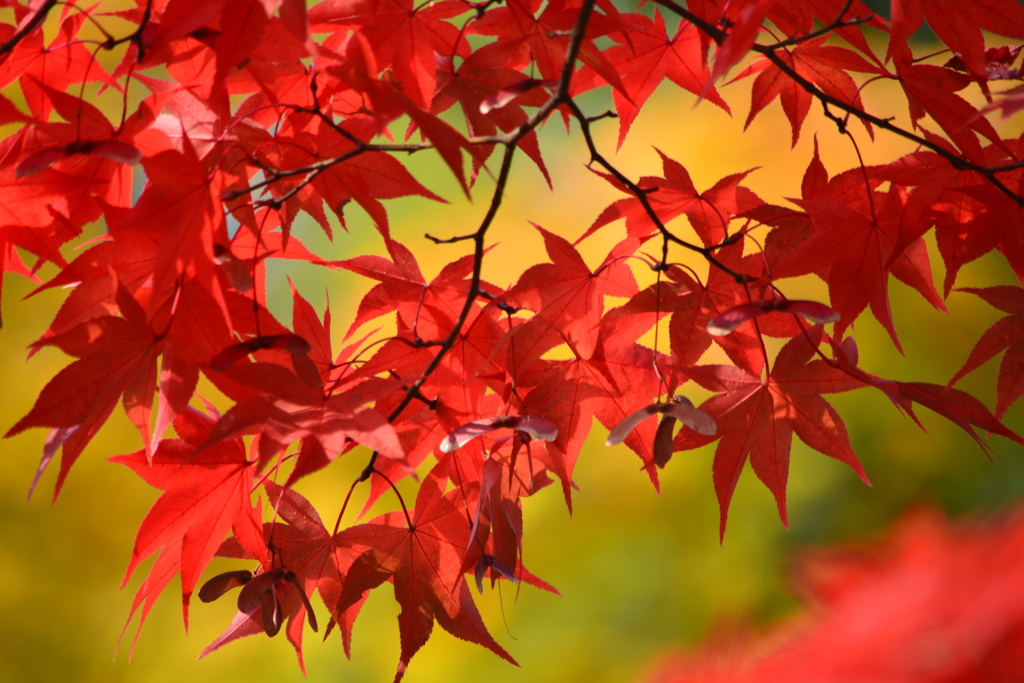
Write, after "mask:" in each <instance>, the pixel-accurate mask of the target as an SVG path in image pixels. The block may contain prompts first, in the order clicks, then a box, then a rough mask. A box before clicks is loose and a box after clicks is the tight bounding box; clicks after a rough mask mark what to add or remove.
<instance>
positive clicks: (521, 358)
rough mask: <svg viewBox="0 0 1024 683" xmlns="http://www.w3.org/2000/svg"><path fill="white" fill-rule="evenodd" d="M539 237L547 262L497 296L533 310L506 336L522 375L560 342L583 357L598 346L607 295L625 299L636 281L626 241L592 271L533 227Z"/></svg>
mask: <svg viewBox="0 0 1024 683" xmlns="http://www.w3.org/2000/svg"><path fill="white" fill-rule="evenodd" d="M534 227H535V228H537V230H539V231H540V233H541V235H542V236H543V237H544V246H545V247H546V249H547V253H548V256H549V257H550V258H551V263H546V264H541V265H537V266H533V267H531V268H529V269H527V271H526V272H525V273H523V275H522V277H521V278H520V279H519V282H517V283H516V285H515V286H514V287H512V288H511V289H509V290H508V292H506V293H505V295H504V296H503V297H502V299H501V300H502V301H503V302H505V303H511V304H513V305H514V306H516V307H517V308H525V309H529V310H531V311H535V315H534V316H533V317H532V318H530V320H529V321H528V322H526V323H524V324H522V325H519V326H518V327H516V328H514V329H513V330H511V331H510V332H509V334H508V335H507V337H508V338H509V339H510V341H509V348H510V353H515V354H516V355H515V358H516V360H515V367H517V368H519V369H523V370H525V369H526V368H528V367H529V366H530V365H531V364H532V363H533V362H534V361H536V360H537V359H538V358H540V357H541V356H542V355H543V354H544V352H546V351H547V350H549V349H550V348H552V347H554V346H557V345H558V344H561V343H563V342H568V343H570V344H571V345H572V346H574V347H575V348H576V349H577V350H578V352H579V353H581V354H582V355H583V356H584V357H585V358H587V357H590V356H591V355H592V354H593V352H594V349H595V347H596V345H597V335H598V328H599V325H600V319H601V316H602V314H603V312H604V297H605V296H606V295H611V296H620V297H629V296H632V295H633V294H634V293H635V292H636V289H637V287H636V281H635V280H634V279H633V275H632V273H631V272H630V270H629V268H628V266H627V265H626V264H625V262H624V261H623V257H624V256H626V255H628V254H630V253H631V252H632V251H633V250H634V249H635V248H636V246H637V245H638V242H637V241H636V240H633V239H627V240H625V241H623V242H621V243H619V244H618V245H616V246H615V247H614V248H613V249H612V251H611V252H609V254H608V256H607V257H605V260H604V262H603V263H602V264H601V265H600V266H599V267H598V268H597V270H595V271H593V272H592V271H591V270H590V267H589V266H587V264H586V263H585V262H584V261H583V258H582V257H581V256H580V255H579V252H578V251H577V250H576V248H575V247H574V246H573V245H571V244H570V243H569V242H568V241H567V240H565V239H564V238H562V237H559V236H558V235H555V234H554V233H551V232H548V231H547V230H545V229H544V228H542V227H540V226H539V225H534Z"/></svg>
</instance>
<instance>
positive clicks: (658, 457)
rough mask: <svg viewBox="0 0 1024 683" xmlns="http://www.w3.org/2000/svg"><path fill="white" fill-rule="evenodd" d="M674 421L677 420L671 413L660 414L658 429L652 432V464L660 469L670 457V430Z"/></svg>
mask: <svg viewBox="0 0 1024 683" xmlns="http://www.w3.org/2000/svg"><path fill="white" fill-rule="evenodd" d="M676 422H678V420H676V419H675V418H674V417H672V416H671V415H662V416H661V424H659V425H658V431H657V432H655V433H654V464H655V465H657V466H658V467H660V468H662V469H664V468H665V465H667V464H668V461H669V460H671V459H672V453H673V451H672V432H673V431H674V430H675V427H676Z"/></svg>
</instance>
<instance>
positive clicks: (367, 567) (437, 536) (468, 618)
mask: <svg viewBox="0 0 1024 683" xmlns="http://www.w3.org/2000/svg"><path fill="white" fill-rule="evenodd" d="M448 465H449V461H448V460H445V459H442V460H441V461H439V462H438V464H437V465H435V466H434V468H433V469H432V470H431V471H430V473H429V474H428V475H427V476H426V477H424V479H423V483H422V484H421V485H420V490H419V494H417V497H416V507H415V508H414V509H413V510H412V511H410V512H408V513H407V514H403V513H400V512H398V513H396V512H392V513H388V514H386V515H384V516H383V517H379V518H377V519H376V520H374V521H372V522H370V523H368V524H360V525H357V526H354V527H350V528H348V529H346V530H344V531H342V532H341V533H340V534H339V535H338V537H337V540H338V543H339V544H341V545H348V546H354V547H360V546H361V547H366V548H368V549H367V550H365V551H364V552H363V553H362V554H361V555H360V556H359V557H358V559H356V560H355V562H353V564H352V566H351V567H350V568H349V570H348V573H347V574H346V576H345V581H344V584H343V586H342V593H341V599H340V601H339V603H338V608H337V609H338V610H339V611H341V610H344V609H346V608H348V607H350V606H351V605H354V604H356V603H357V602H358V601H359V600H360V599H361V598H362V596H363V594H364V593H365V592H366V591H368V590H371V589H373V588H376V587H377V586H379V585H381V584H382V583H384V582H385V581H388V580H391V581H392V582H393V583H394V587H395V600H397V601H398V604H399V605H401V607H402V611H401V613H400V614H399V615H398V626H399V631H400V633H401V641H402V651H401V657H400V660H399V664H398V672H397V674H396V675H395V682H396V683H397V682H398V681H400V680H401V679H402V677H403V676H404V675H405V671H406V669H407V668H408V666H409V660H410V659H411V658H412V656H413V655H415V654H416V652H417V651H418V650H419V649H420V648H421V647H422V646H423V644H424V643H425V642H426V641H427V638H429V637H430V631H431V630H432V628H433V624H434V621H435V620H436V621H437V623H439V624H440V625H441V627H442V628H443V629H445V630H446V631H448V632H449V633H451V634H452V635H454V636H456V637H458V638H461V639H463V640H469V641H471V642H475V643H477V644H479V645H483V646H484V647H486V648H487V649H489V650H491V651H492V652H494V653H495V654H497V655H499V656H500V657H502V658H503V659H505V660H507V661H509V662H511V663H513V664H515V663H516V662H515V660H514V659H512V657H511V656H510V655H509V654H508V653H507V652H505V650H503V649H502V648H501V646H500V645H498V644H497V643H496V642H495V641H494V639H493V638H492V637H491V636H490V634H489V633H488V632H487V629H486V628H485V627H484V624H483V621H482V620H481V618H480V614H479V612H477V609H476V606H475V605H474V604H473V598H472V595H471V594H470V592H469V586H468V585H467V584H466V582H465V580H464V578H463V574H462V571H461V567H462V558H463V554H464V553H465V550H466V548H467V547H468V545H469V542H470V536H469V526H468V525H467V524H466V513H465V511H464V510H462V509H461V508H460V506H458V505H456V504H455V502H454V501H455V500H456V499H457V498H456V497H453V496H452V495H451V494H448V495H442V492H443V490H444V484H445V482H446V481H447V470H448ZM455 493H457V492H455Z"/></svg>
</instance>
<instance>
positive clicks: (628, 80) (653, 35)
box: [573, 9, 730, 147]
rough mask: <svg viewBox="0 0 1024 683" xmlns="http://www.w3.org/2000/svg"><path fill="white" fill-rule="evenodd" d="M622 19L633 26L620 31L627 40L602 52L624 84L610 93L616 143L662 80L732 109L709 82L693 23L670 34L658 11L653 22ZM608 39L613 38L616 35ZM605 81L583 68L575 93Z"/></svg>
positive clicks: (637, 16) (631, 17)
mask: <svg viewBox="0 0 1024 683" xmlns="http://www.w3.org/2000/svg"><path fill="white" fill-rule="evenodd" d="M622 17H623V19H624V20H625V21H628V22H629V24H630V27H631V30H630V31H629V33H628V34H623V36H624V37H623V38H622V39H621V40H627V39H628V41H629V42H628V43H626V44H622V45H616V46H614V47H612V48H610V49H608V50H606V51H605V52H604V54H605V56H606V57H607V58H608V61H609V62H610V63H611V65H612V66H613V67H615V69H617V70H618V71H619V73H621V74H622V84H623V86H624V91H620V90H614V91H613V92H612V97H613V98H614V101H615V111H616V112H618V114H619V141H618V146H619V147H622V143H623V142H624V141H625V139H626V134H627V133H629V129H630V127H631V126H632V125H633V121H634V120H636V116H637V114H638V113H639V112H640V108H641V107H643V105H644V103H645V102H646V101H647V98H649V97H650V96H651V94H652V93H653V92H654V90H655V89H656V88H657V87H658V86H659V85H660V84H661V82H662V81H663V80H664V79H666V78H668V79H669V80H671V81H672V82H673V83H675V84H676V85H678V86H679V87H680V88H684V89H685V90H689V91H690V92H692V93H694V94H695V95H701V96H703V97H704V98H706V99H708V100H710V101H711V102H713V103H714V104H716V105H718V106H719V107H721V108H722V109H724V110H725V111H726V112H727V113H730V111H729V105H728V104H726V102H725V100H723V99H722V98H721V96H720V95H719V94H718V91H717V90H715V88H714V87H713V86H709V84H710V82H711V74H710V72H708V70H707V64H706V62H705V61H704V60H703V59H702V57H703V53H702V50H701V37H702V36H703V34H702V33H700V32H699V31H698V30H697V28H696V27H695V26H693V25H692V24H690V23H689V22H685V21H684V22H681V23H680V24H679V27H678V28H677V29H676V32H675V34H674V35H673V36H672V37H671V38H669V37H668V34H667V33H666V31H665V18H664V17H663V16H662V14H661V12H660V11H659V10H657V9H655V10H654V19H653V20H652V19H650V18H648V17H646V16H644V15H642V14H624V15H622ZM612 37H613V38H617V36H616V35H614V34H613V36H612ZM603 83H604V81H603V79H600V77H599V75H598V74H597V72H596V71H594V70H593V69H589V68H584V69H581V71H580V73H579V74H578V76H577V77H576V78H575V79H574V81H573V84H574V88H575V89H576V90H577V91H579V92H582V91H584V90H587V89H589V88H594V87H597V86H599V85H602V84H603Z"/></svg>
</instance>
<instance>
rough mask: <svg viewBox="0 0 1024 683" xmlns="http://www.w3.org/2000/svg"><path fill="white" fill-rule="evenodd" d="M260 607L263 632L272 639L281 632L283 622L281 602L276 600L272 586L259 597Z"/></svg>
mask: <svg viewBox="0 0 1024 683" xmlns="http://www.w3.org/2000/svg"><path fill="white" fill-rule="evenodd" d="M260 606H261V607H262V608H263V630H264V631H265V632H266V634H267V635H268V636H270V637H271V638H273V637H274V636H276V635H277V633H278V631H280V630H281V622H282V621H283V618H282V617H283V615H282V613H281V601H280V600H278V599H277V594H276V593H275V592H274V587H273V586H271V587H270V590H268V591H266V592H265V593H263V595H262V596H261V597H260Z"/></svg>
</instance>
